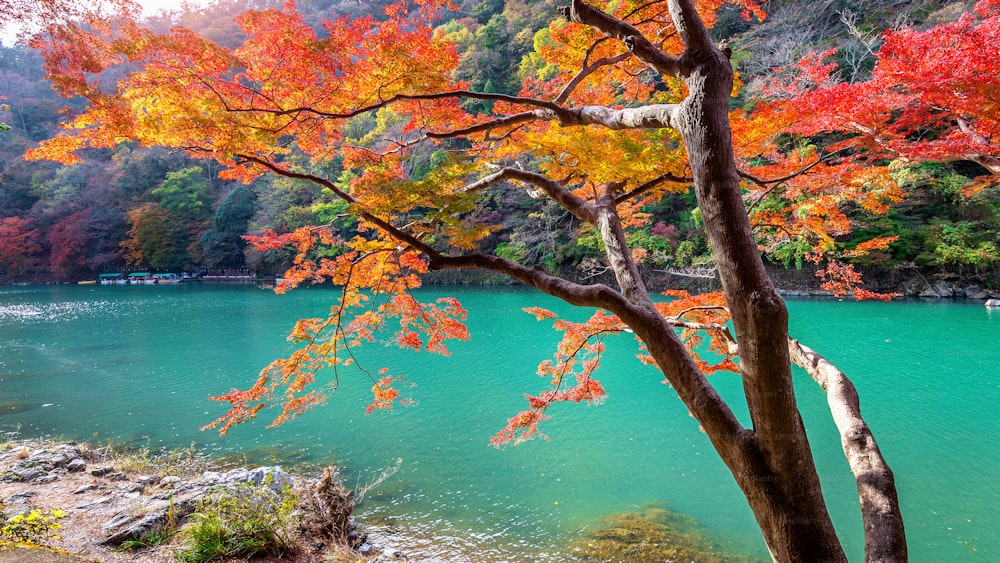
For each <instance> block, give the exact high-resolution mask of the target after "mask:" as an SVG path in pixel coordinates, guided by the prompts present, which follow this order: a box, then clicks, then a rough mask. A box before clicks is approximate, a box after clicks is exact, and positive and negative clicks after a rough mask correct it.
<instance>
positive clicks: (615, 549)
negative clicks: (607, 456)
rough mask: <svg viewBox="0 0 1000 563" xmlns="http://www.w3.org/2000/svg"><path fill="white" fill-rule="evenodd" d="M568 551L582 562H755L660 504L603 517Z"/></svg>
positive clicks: (690, 520)
mask: <svg viewBox="0 0 1000 563" xmlns="http://www.w3.org/2000/svg"><path fill="white" fill-rule="evenodd" d="M570 553H572V554H573V555H574V556H575V557H576V558H578V559H579V560H581V561H628V562H630V563H631V562H634V563H645V562H648V563H654V562H657V563H662V562H664V561H698V562H699V563H735V562H742V561H756V559H754V558H752V557H750V556H748V555H742V556H741V555H734V554H731V553H727V552H726V551H724V550H723V549H722V548H721V547H720V546H719V545H718V544H717V543H716V542H714V541H712V540H711V539H709V538H708V537H707V536H706V535H705V534H704V532H702V531H700V530H699V529H698V527H697V525H696V524H695V522H694V520H693V519H692V518H689V517H686V516H682V515H680V514H676V513H674V512H670V511H669V510H667V509H665V508H663V507H660V506H652V507H647V508H645V509H643V510H640V511H637V512H625V513H620V514H613V515H611V516H608V517H606V518H605V519H604V526H603V527H601V528H598V529H596V530H592V531H590V532H588V533H586V534H585V535H583V536H581V537H580V538H578V539H577V540H575V541H574V542H573V544H572V545H571V546H570Z"/></svg>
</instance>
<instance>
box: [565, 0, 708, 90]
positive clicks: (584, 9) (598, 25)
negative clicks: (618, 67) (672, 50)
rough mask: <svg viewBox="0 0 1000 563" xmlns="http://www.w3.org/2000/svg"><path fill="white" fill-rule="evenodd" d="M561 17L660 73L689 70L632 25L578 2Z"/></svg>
mask: <svg viewBox="0 0 1000 563" xmlns="http://www.w3.org/2000/svg"><path fill="white" fill-rule="evenodd" d="M563 16H565V17H566V19H568V20H570V21H575V22H579V23H582V24H586V25H589V26H591V27H593V28H595V29H598V30H600V31H603V32H604V33H607V34H608V35H610V36H611V37H614V38H616V39H618V40H619V41H621V42H622V43H624V44H625V47H627V48H628V50H629V51H630V52H632V54H634V55H635V56H636V57H638V58H639V60H641V61H643V62H645V63H646V64H648V65H651V66H652V67H653V68H655V69H656V70H657V71H658V72H660V73H661V74H664V75H666V76H683V75H685V74H687V72H688V71H689V68H688V67H687V65H685V64H683V63H682V62H681V59H680V58H679V57H675V56H672V55H668V54H667V53H665V52H664V51H663V50H661V49H659V48H658V47H656V46H655V45H653V43H652V42H650V41H649V40H648V39H646V37H645V36H644V35H643V34H642V32H640V31H639V30H638V29H637V28H636V27H635V26H633V25H631V24H628V23H626V22H623V21H622V20H620V19H618V18H615V17H612V16H609V15H608V14H605V13H604V12H602V11H600V10H598V9H596V8H594V7H592V6H590V5H588V4H586V3H585V2H582V1H581V0H573V2H572V3H571V4H570V7H569V9H568V10H564V11H563Z"/></svg>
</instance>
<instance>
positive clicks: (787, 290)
mask: <svg viewBox="0 0 1000 563" xmlns="http://www.w3.org/2000/svg"><path fill="white" fill-rule="evenodd" d="M765 267H766V269H767V271H768V274H769V275H770V276H771V280H772V281H773V283H774V285H775V287H776V288H777V289H778V292H779V293H781V294H782V295H786V296H790V297H832V296H833V293H832V292H830V291H828V290H825V289H823V288H822V280H821V279H820V278H819V277H817V275H816V268H815V267H814V266H811V265H804V266H803V267H801V268H784V267H782V266H780V265H775V264H769V265H766V266H765ZM858 272H859V273H860V274H861V275H862V280H863V281H864V288H865V289H867V290H869V291H875V292H878V293H895V294H898V295H900V296H902V297H920V298H924V299H972V300H979V301H985V300H987V299H1000V278H997V277H995V276H994V277H983V276H979V275H961V274H959V273H955V272H949V271H943V270H932V269H924V270H920V269H916V268H893V269H885V268H878V267H874V266H867V267H865V266H861V267H858ZM643 273H644V276H643V278H644V280H645V282H646V287H648V288H650V290H652V291H662V290H665V289H682V290H686V291H690V292H692V293H701V292H706V291H720V290H721V289H722V287H721V284H720V282H719V280H718V278H717V277H715V276H714V273H712V274H711V275H710V276H709V277H699V276H689V275H685V274H683V273H677V272H669V271H660V270H655V269H649V268H645V269H644V272H643ZM560 275H564V276H567V279H569V280H570V281H576V282H579V283H597V282H600V283H606V284H608V285H611V286H612V287H614V286H615V285H616V282H615V279H614V276H613V275H612V274H611V273H605V274H602V275H598V276H587V277H586V278H579V277H577V276H573V275H572V274H571V273H566V272H564V273H562V274H560ZM93 277H94V275H89V276H85V277H80V278H79V279H74V280H72V281H65V280H59V279H57V278H56V277H55V276H53V275H51V274H37V273H31V274H12V273H7V274H6V275H5V276H2V277H0V286H3V285H60V284H70V285H72V284H76V283H78V282H79V281H88V280H91V279H92V278H93ZM198 279H199V280H204V281H208V282H214V283H219V282H227V281H228V282H231V283H258V285H260V286H262V287H270V285H271V284H272V283H273V280H274V276H273V275H272V276H264V277H261V278H257V277H256V276H255V275H247V276H229V277H226V276H203V277H200V278H198ZM424 284H425V285H426V286H450V285H469V286H514V285H520V284H519V283H518V282H515V281H513V280H511V279H510V278H508V277H506V276H503V275H501V274H497V273H493V272H482V271H475V270H447V271H434V272H428V273H427V274H425V275H424Z"/></svg>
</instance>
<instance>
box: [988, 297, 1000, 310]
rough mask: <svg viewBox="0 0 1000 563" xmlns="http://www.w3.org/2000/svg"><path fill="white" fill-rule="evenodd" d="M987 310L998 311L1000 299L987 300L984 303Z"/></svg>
mask: <svg viewBox="0 0 1000 563" xmlns="http://www.w3.org/2000/svg"><path fill="white" fill-rule="evenodd" d="M986 308H987V309H1000V299H989V300H987V301H986Z"/></svg>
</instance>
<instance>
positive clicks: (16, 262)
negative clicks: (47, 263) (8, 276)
mask: <svg viewBox="0 0 1000 563" xmlns="http://www.w3.org/2000/svg"><path fill="white" fill-rule="evenodd" d="M40 239H41V232H40V231H39V230H38V229H36V228H34V221H32V220H31V219H22V218H20V217H5V218H3V219H0V268H7V269H12V270H13V269H17V268H21V267H22V266H24V265H26V264H27V263H28V262H29V261H30V260H31V257H32V255H34V254H36V253H38V252H39V251H41V249H42V247H41V244H40Z"/></svg>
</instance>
